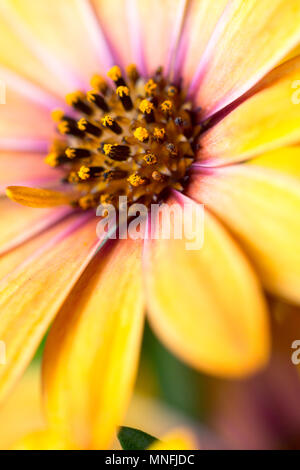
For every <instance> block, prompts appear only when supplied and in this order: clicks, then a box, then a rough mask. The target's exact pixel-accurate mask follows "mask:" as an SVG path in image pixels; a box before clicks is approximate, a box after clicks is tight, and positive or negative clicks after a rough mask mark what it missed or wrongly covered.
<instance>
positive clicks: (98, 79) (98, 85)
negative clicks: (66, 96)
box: [91, 75, 108, 95]
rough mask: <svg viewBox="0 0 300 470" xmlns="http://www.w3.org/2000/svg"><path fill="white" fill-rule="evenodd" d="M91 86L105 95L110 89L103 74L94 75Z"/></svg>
mask: <svg viewBox="0 0 300 470" xmlns="http://www.w3.org/2000/svg"><path fill="white" fill-rule="evenodd" d="M91 87H92V88H94V89H95V90H97V91H98V92H100V93H102V94H103V95H105V94H106V92H107V90H108V86H107V83H106V80H105V78H104V77H102V76H101V75H94V76H93V77H92V79H91Z"/></svg>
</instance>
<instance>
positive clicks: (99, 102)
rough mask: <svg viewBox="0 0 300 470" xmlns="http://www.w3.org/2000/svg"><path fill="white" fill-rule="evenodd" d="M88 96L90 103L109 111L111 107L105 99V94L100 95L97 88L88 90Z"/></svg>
mask: <svg viewBox="0 0 300 470" xmlns="http://www.w3.org/2000/svg"><path fill="white" fill-rule="evenodd" d="M86 96H87V100H88V101H89V102H90V103H93V104H95V105H96V106H98V108H99V109H102V111H105V112H108V111H109V107H108V105H107V103H106V101H105V99H104V98H103V96H101V95H99V93H97V92H96V91H95V90H91V91H88V92H87V95H86Z"/></svg>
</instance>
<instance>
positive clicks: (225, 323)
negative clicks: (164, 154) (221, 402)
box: [145, 198, 269, 376]
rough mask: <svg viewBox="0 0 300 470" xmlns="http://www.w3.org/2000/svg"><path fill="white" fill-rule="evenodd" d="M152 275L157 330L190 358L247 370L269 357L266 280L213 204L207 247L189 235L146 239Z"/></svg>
mask: <svg viewBox="0 0 300 470" xmlns="http://www.w3.org/2000/svg"><path fill="white" fill-rule="evenodd" d="M186 201H188V202H189V203H191V201H190V200H189V199H187V198H186ZM172 202H174V201H172ZM199 230H201V227H200V228H199ZM199 230H198V231H199ZM145 280H146V291H147V305H148V309H149V317H150V322H151V324H152V325H153V328H154V330H155V332H156V333H157V335H158V336H159V338H160V339H161V340H162V341H163V342H164V343H165V344H166V345H167V346H168V347H169V348H170V349H171V351H173V352H174V353H175V354H177V355H178V356H179V357H180V358H181V359H183V360H185V361H186V362H187V363H188V364H190V365H192V366H194V367H196V368H197V369H200V370H203V371H205V372H208V373H213V374H217V375H220V376H240V375H244V374H247V373H250V372H253V371H254V370H256V369H258V368H260V367H262V366H263V365H264V364H265V362H266V360H267V358H268V350H269V337H268V322H267V314H266V308H265V304H264V299H263V296H262V292H261V289H260V286H259V284H258V281H257V279H256V277H255V275H254V273H253V271H252V269H251V266H250V265H249V263H248V261H247V260H246V258H245V257H244V256H243V254H242V252H241V251H240V250H239V248H238V246H237V245H236V244H235V243H234V241H233V240H232V239H231V238H230V236H229V234H228V233H227V232H226V231H225V230H224V229H223V228H222V226H221V225H220V224H219V223H218V222H217V220H216V219H215V218H214V217H213V216H212V215H210V213H209V212H208V211H205V219H204V244H203V247H202V248H200V249H198V250H193V251H192V250H190V249H188V245H187V239H185V238H183V239H181V240H174V239H171V240H163V239H160V240H153V239H152V240H151V241H149V242H147V245H146V251H145Z"/></svg>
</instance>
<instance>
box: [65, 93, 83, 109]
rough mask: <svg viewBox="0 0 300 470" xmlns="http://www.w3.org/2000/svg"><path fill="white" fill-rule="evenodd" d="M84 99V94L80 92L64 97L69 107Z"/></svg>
mask: <svg viewBox="0 0 300 470" xmlns="http://www.w3.org/2000/svg"><path fill="white" fill-rule="evenodd" d="M84 99H85V94H84V93H83V92H82V91H75V92H74V93H69V94H68V95H67V96H66V102H67V104H68V105H69V106H73V105H74V104H76V103H77V102H78V101H79V100H84Z"/></svg>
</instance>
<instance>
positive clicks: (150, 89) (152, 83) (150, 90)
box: [144, 78, 157, 96]
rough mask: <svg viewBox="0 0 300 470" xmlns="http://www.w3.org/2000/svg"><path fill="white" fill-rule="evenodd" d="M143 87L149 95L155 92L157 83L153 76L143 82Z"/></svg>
mask: <svg viewBox="0 0 300 470" xmlns="http://www.w3.org/2000/svg"><path fill="white" fill-rule="evenodd" d="M144 88H145V92H146V93H147V94H148V95H150V96H151V95H153V94H154V93H155V91H156V88H157V84H156V83H155V81H154V80H153V78H150V80H148V82H147V83H146V84H145V87H144Z"/></svg>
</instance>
